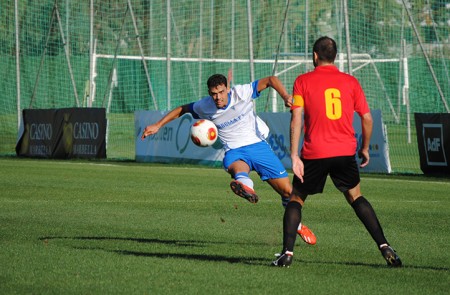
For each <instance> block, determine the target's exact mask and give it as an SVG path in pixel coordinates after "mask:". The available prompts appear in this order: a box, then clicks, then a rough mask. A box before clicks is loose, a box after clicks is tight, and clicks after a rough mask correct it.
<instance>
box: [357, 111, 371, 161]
mask: <svg viewBox="0 0 450 295" xmlns="http://www.w3.org/2000/svg"><path fill="white" fill-rule="evenodd" d="M372 129H373V119H372V115H371V113H370V112H369V113H366V114H364V115H362V116H361V130H362V144H361V148H360V149H359V151H358V157H359V158H360V159H362V161H361V164H360V167H361V168H362V167H365V166H367V165H368V164H369V161H370V155H369V145H370V138H371V137H372Z"/></svg>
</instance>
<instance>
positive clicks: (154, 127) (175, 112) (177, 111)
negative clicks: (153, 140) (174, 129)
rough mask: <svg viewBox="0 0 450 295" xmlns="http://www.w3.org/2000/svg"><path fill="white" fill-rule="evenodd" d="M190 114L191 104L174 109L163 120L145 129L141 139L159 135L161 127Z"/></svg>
mask: <svg viewBox="0 0 450 295" xmlns="http://www.w3.org/2000/svg"><path fill="white" fill-rule="evenodd" d="M188 112H189V104H185V105H182V106H179V107H176V108H174V109H173V110H171V111H170V112H168V113H167V114H166V115H165V116H164V117H162V118H161V120H159V121H158V122H156V123H154V124H151V125H148V126H147V127H145V129H144V131H143V132H142V136H141V139H142V140H144V139H145V138H146V137H147V136H149V135H153V134H156V133H158V131H159V129H161V127H163V126H164V125H166V124H167V123H169V122H170V121H173V120H175V119H176V118H179V117H181V116H182V115H184V114H185V113H188Z"/></svg>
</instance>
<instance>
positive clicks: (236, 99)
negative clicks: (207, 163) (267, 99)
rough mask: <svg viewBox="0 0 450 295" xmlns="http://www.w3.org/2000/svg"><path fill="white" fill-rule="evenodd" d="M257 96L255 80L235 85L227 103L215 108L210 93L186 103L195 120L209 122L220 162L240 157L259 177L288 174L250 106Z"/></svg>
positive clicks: (226, 166) (228, 162)
mask: <svg viewBox="0 0 450 295" xmlns="http://www.w3.org/2000/svg"><path fill="white" fill-rule="evenodd" d="M259 96H260V93H259V92H258V80H256V81H254V82H252V83H250V84H245V85H236V86H234V87H232V88H231V89H230V92H229V93H228V104H227V105H226V106H225V107H224V108H221V109H218V108H217V106H216V104H215V103H214V100H213V98H212V97H211V96H206V97H203V98H202V99H200V100H199V101H196V102H193V103H192V104H191V105H190V110H189V111H190V113H191V114H192V116H193V117H194V118H196V119H207V120H210V121H212V122H213V123H214V124H215V125H216V126H217V130H218V136H219V139H220V141H221V142H222V144H223V147H224V149H225V158H224V159H223V165H224V168H225V169H228V167H229V165H231V163H233V162H235V161H237V160H242V161H244V162H246V163H247V164H248V165H249V167H250V169H251V170H255V171H256V172H257V173H258V174H259V175H260V177H261V179H262V180H267V179H270V178H281V177H287V176H288V174H287V172H286V170H285V168H284V166H283V164H282V163H281V161H280V160H279V159H278V157H277V156H276V155H275V154H274V153H273V151H272V149H271V147H270V146H269V144H268V143H267V142H266V141H265V139H266V138H267V136H268V134H269V127H267V125H266V123H264V121H263V120H261V119H260V118H259V117H258V116H257V115H256V113H255V111H254V109H253V99H256V98H258V97H259Z"/></svg>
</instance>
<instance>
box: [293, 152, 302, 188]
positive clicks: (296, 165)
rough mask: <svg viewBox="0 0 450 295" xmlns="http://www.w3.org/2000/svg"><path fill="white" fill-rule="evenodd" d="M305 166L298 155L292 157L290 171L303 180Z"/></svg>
mask: <svg viewBox="0 0 450 295" xmlns="http://www.w3.org/2000/svg"><path fill="white" fill-rule="evenodd" d="M304 169H305V166H304V165H303V161H302V160H300V158H299V157H298V156H293V157H292V171H293V172H294V174H295V175H296V176H297V177H298V178H299V179H300V181H301V182H303V175H305V170H304Z"/></svg>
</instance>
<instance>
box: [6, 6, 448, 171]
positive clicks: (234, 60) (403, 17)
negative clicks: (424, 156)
mask: <svg viewBox="0 0 450 295" xmlns="http://www.w3.org/2000/svg"><path fill="white" fill-rule="evenodd" d="M5 2H6V3H5ZM0 14H1V21H0V36H1V40H2V42H0V56H1V57H0V70H1V72H2V79H0V90H1V91H0V124H1V125H0V138H1V144H0V155H13V154H15V150H14V149H15V144H16V140H17V133H18V121H19V119H20V115H21V110H22V109H24V108H62V107H77V106H78V107H91V106H92V107H105V108H106V109H107V117H108V121H109V126H108V142H107V155H108V158H109V159H130V160H133V159H134V117H133V114H134V111H135V110H142V109H148V110H159V111H167V110H168V109H170V108H173V107H175V106H177V105H180V104H183V103H186V102H189V101H193V100H195V99H198V98H200V97H201V96H203V95H206V94H207V88H206V84H205V81H206V79H207V78H208V77H209V76H210V75H211V74H213V73H216V72H219V73H223V74H226V73H227V71H228V69H230V68H232V69H233V82H234V83H244V82H248V81H250V80H252V79H257V78H259V77H263V76H268V75H271V74H273V73H275V74H276V75H277V76H278V77H279V78H280V79H281V80H282V81H283V82H284V83H285V85H286V87H287V88H288V89H290V88H291V87H292V83H293V81H294V79H295V77H296V76H297V75H298V74H300V73H304V72H305V71H309V70H311V69H312V63H311V46H312V44H313V42H314V40H315V39H317V38H318V37H319V36H323V35H328V36H330V37H333V38H334V39H335V40H336V41H337V43H338V46H339V48H338V51H339V53H340V55H339V57H338V60H337V65H338V66H339V67H340V68H341V69H342V70H343V71H346V72H350V73H352V74H353V75H354V76H356V77H357V78H358V79H359V80H360V82H361V84H362V86H363V88H364V90H365V92H366V95H367V98H368V101H369V105H370V107H371V108H372V109H381V110H382V114H383V118H384V121H385V123H386V127H387V131H388V140H389V148H390V159H391V164H392V169H393V172H399V173H421V172H420V169H419V156H418V151H417V142H416V135H415V127H414V117H413V113H414V112H433V113H444V112H445V113H446V112H449V110H448V104H449V98H450V79H449V69H448V67H449V62H450V37H449V33H450V2H446V1H443V0H419V1H406V0H383V1H363V0H358V1H356V0H326V1H309V0H303V1H250V0H248V1H245V0H240V1H238V0H230V1H217V0H184V1H153V0H146V1H141V0H128V1H127V0H91V1H69V0H56V1H54V0H41V1H25V0H15V1H3V2H2V4H1V10H0ZM256 109H257V111H258V112H263V111H269V112H287V110H286V109H285V108H284V106H283V104H282V103H281V100H280V99H279V98H277V97H276V96H275V95H274V94H273V93H271V94H266V93H264V95H263V96H262V97H261V99H259V100H257V103H256Z"/></svg>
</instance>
